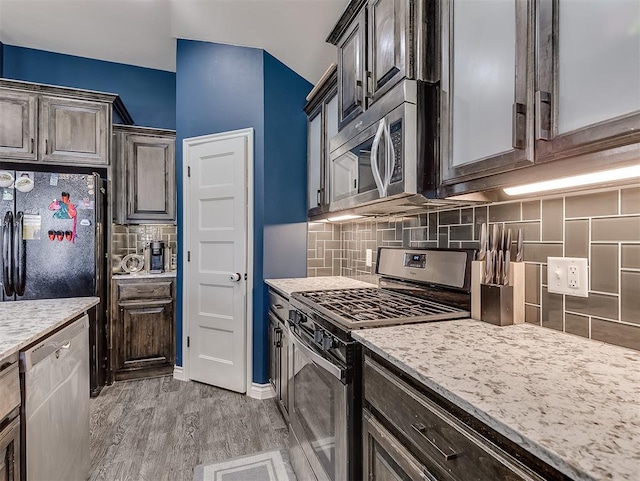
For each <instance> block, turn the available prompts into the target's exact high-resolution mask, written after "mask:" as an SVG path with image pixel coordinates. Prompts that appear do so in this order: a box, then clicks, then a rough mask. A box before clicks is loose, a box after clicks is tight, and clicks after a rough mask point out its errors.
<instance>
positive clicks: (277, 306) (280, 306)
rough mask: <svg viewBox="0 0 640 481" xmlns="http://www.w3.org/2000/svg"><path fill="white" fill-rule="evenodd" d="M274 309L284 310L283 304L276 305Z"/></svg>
mask: <svg viewBox="0 0 640 481" xmlns="http://www.w3.org/2000/svg"><path fill="white" fill-rule="evenodd" d="M273 307H275V308H276V309H282V304H274V305H273Z"/></svg>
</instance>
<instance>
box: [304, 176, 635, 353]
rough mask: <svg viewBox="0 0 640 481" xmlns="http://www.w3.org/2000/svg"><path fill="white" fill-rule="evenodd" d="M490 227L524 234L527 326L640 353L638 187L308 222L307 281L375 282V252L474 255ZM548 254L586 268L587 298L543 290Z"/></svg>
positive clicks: (544, 288)
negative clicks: (464, 251)
mask: <svg viewBox="0 0 640 481" xmlns="http://www.w3.org/2000/svg"><path fill="white" fill-rule="evenodd" d="M487 221H488V222H489V224H493V223H500V224H503V225H504V226H505V227H506V228H512V229H517V228H522V229H523V230H524V239H525V244H524V245H525V247H524V260H525V263H526V266H525V273H526V279H525V290H526V298H525V301H526V310H525V312H526V315H525V320H526V322H529V323H532V324H537V325H540V326H544V327H548V328H551V329H556V330H558V331H565V332H569V333H572V334H576V335H579V336H583V337H588V338H591V339H596V340H599V341H603V342H608V343H611V344H616V345H621V346H625V347H629V348H632V349H638V350H640V187H639V186H632V187H626V188H621V189H614V190H603V191H592V192H589V193H581V194H577V195H571V196H569V195H567V196H559V197H548V198H542V199H533V200H525V201H515V202H504V203H496V204H491V205H483V206H478V207H467V208H462V209H452V210H447V211H440V212H430V213H425V214H419V215H412V216H407V217H384V218H374V219H371V218H368V219H362V220H357V221H353V222H348V223H343V224H340V225H336V224H327V223H310V224H309V232H308V260H307V267H308V269H307V270H308V275H309V276H324V275H342V276H348V277H354V278H358V279H363V280H366V279H371V276H372V275H373V274H374V273H375V262H376V255H377V248H378V247H379V246H408V247H453V248H467V247H469V248H477V246H478V236H479V231H480V228H479V226H480V224H482V223H483V222H487ZM514 233H515V232H514ZM514 238H515V236H514ZM366 249H372V250H373V266H372V267H367V266H366V265H365V251H366ZM549 256H566V257H585V258H587V259H588V260H589V261H588V262H589V281H590V288H589V297H588V298H580V297H574V296H564V295H558V294H551V293H549V292H548V291H547V257H549Z"/></svg>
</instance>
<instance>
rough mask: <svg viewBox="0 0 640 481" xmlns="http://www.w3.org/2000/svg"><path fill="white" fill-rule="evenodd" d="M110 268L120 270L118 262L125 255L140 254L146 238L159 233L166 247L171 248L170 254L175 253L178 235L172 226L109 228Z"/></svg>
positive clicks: (116, 225) (150, 225) (114, 225)
mask: <svg viewBox="0 0 640 481" xmlns="http://www.w3.org/2000/svg"><path fill="white" fill-rule="evenodd" d="M111 232H112V236H111V239H112V241H111V260H112V262H111V266H112V268H113V269H115V270H120V261H121V260H122V258H123V257H124V256H126V255H127V254H142V253H143V250H144V246H145V243H146V240H145V239H147V236H153V235H156V234H155V233H156V232H157V233H159V234H160V237H161V239H162V240H163V241H164V243H165V245H166V246H169V247H171V250H172V252H173V253H174V254H175V253H176V252H177V250H176V249H177V240H178V235H177V231H176V226H175V225H173V224H142V225H120V224H112V226H111Z"/></svg>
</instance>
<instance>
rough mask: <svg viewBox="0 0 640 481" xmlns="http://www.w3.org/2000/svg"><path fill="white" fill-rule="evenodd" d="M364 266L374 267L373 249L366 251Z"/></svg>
mask: <svg viewBox="0 0 640 481" xmlns="http://www.w3.org/2000/svg"><path fill="white" fill-rule="evenodd" d="M364 265H365V266H367V267H371V266H372V265H373V251H372V250H371V249H367V250H366V251H365V258H364Z"/></svg>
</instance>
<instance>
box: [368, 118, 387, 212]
mask: <svg viewBox="0 0 640 481" xmlns="http://www.w3.org/2000/svg"><path fill="white" fill-rule="evenodd" d="M385 125H386V122H385V120H384V119H380V123H379V124H378V130H377V131H376V135H375V137H374V138H373V145H372V146H371V155H370V160H371V173H372V174H373V180H374V181H375V183H376V187H377V188H378V194H380V198H381V199H382V198H384V197H385V196H386V192H385V189H384V185H383V183H382V177H380V167H378V149H379V148H380V139H381V138H382V134H383V133H384V130H385Z"/></svg>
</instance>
